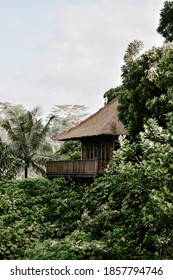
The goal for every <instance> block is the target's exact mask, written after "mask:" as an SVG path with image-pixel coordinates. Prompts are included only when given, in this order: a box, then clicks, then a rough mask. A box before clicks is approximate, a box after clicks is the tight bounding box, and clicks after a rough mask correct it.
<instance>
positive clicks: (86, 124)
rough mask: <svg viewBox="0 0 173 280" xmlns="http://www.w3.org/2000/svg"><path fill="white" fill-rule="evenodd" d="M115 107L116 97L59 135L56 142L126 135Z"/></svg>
mask: <svg viewBox="0 0 173 280" xmlns="http://www.w3.org/2000/svg"><path fill="white" fill-rule="evenodd" d="M117 106H118V98H117V97H116V98H115V99H113V100H112V101H111V102H110V103H108V105H106V106H105V107H103V108H101V109H100V110H99V111H97V112H96V113H95V114H93V115H91V116H90V117H88V118H87V119H85V120H84V121H82V122H81V123H80V124H78V125H76V126H75V127H73V128H71V129H69V130H68V131H66V132H63V133H61V134H60V135H59V137H58V140H75V139H76V140H77V139H80V138H83V137H90V136H100V135H114V136H116V135H125V134H127V131H126V130H125V128H124V125H123V124H122V123H121V122H120V121H119V119H118V111H117Z"/></svg>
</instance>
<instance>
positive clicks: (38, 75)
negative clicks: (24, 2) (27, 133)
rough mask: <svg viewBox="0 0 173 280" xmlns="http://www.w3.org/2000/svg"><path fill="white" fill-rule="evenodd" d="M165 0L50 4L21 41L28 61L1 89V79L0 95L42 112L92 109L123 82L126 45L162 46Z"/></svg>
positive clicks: (110, 0)
mask: <svg viewBox="0 0 173 280" xmlns="http://www.w3.org/2000/svg"><path fill="white" fill-rule="evenodd" d="M163 2H164V1H161V0H160V1H151V0H146V1H138V0H130V1H129V0H121V1H114V0H97V1H82V4H81V3H80V2H79V1H78V2H75V1H69V2H68V4H67V2H66V5H64V4H63V2H61V4H57V5H55V4H54V5H53V4H52V6H51V5H50V7H49V10H48V12H46V13H44V14H43V15H42V16H40V17H39V21H38V22H37V28H36V31H34V26H33V25H32V21H31V23H30V24H31V27H30V30H31V33H29V34H26V35H25V36H24V37H23V38H21V40H22V42H23V43H22V48H23V49H25V48H26V50H28V58H27V59H26V58H25V59H26V62H25V65H24V66H23V68H22V70H21V69H20V71H17V73H15V75H14V76H13V77H12V78H11V80H10V83H7V84H6V85H5V80H4V86H3V90H2V86H1V88H0V90H1V92H4V93H5V92H6V94H7V96H9V94H11V95H12V94H14V95H15V100H16V102H18V101H21V102H20V103H24V105H25V104H27V105H28V106H30V107H31V105H32V104H35V106H36V105H41V106H42V107H43V108H44V111H46V112H47V111H48V110H49V109H50V108H51V107H52V106H53V105H54V104H84V105H86V106H88V107H90V109H91V111H95V110H96V109H98V108H99V107H101V106H102V105H103V98H102V97H103V94H104V92H105V91H107V90H108V89H109V88H111V87H115V86H116V85H118V84H119V83H120V82H121V78H120V75H121V66H122V64H123V56H124V53H125V50H126V48H127V45H128V43H129V42H131V41H133V40H134V39H139V40H142V41H143V42H144V45H145V46H146V49H147V48H150V47H151V46H152V45H157V44H161V42H162V41H161V39H160V37H159V35H158V34H157V33H156V28H157V24H158V18H159V10H160V8H161V7H162V6H163ZM27 26H28V25H27ZM27 30H28V29H27ZM37 37H38V38H37ZM28 44H29V45H28ZM27 48H29V49H27ZM18 59H19V60H20V58H18ZM9 98H11V97H9ZM12 99H13V100H14V97H13V98H12Z"/></svg>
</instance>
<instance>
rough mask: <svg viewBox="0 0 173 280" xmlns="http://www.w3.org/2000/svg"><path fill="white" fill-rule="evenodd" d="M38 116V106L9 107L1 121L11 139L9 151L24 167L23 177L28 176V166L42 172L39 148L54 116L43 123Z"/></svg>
mask: <svg viewBox="0 0 173 280" xmlns="http://www.w3.org/2000/svg"><path fill="white" fill-rule="evenodd" d="M39 116H40V109H39V107H35V108H34V109H33V110H32V111H21V110H19V111H16V110H13V108H9V110H8V119H6V120H4V121H3V123H2V127H3V128H5V130H6V131H7V133H8V136H9V138H10V140H11V143H10V146H11V151H12V152H13V155H14V156H15V157H16V158H17V159H18V160H19V161H20V166H21V167H24V173H25V178H27V177H28V169H29V167H32V168H34V169H35V170H36V171H39V172H41V173H44V169H43V163H44V159H45V156H44V155H43V154H42V153H41V150H43V146H44V143H45V138H46V135H47V133H48V131H49V127H50V123H51V121H52V120H53V118H54V116H51V117H49V119H48V121H47V123H46V124H45V125H43V123H42V119H41V118H40V117H39Z"/></svg>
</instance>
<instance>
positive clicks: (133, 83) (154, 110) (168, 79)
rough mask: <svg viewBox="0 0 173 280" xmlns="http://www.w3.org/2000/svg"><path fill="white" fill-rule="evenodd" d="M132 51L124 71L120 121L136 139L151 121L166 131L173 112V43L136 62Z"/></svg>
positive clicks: (138, 58)
mask: <svg viewBox="0 0 173 280" xmlns="http://www.w3.org/2000/svg"><path fill="white" fill-rule="evenodd" d="M134 44H136V41H135V42H134ZM139 46H140V44H139ZM128 51H129V48H128V49H127V52H126V54H125V57H124V61H125V64H124V66H123V67H122V78H123V80H122V84H123V87H124V91H120V93H119V100H120V105H119V117H120V120H121V121H122V122H123V123H124V125H125V126H126V128H127V130H128V132H129V135H130V136H131V137H132V138H135V137H136V136H137V135H138V133H139V132H140V131H142V130H143V125H144V124H145V123H146V122H147V120H148V119H149V118H155V119H157V120H158V123H159V125H161V126H163V127H165V124H166V116H165V114H166V113H168V112H171V111H172V110H173V62H172V61H173V43H167V44H164V45H163V46H162V47H159V48H156V47H153V48H152V49H150V50H148V51H147V52H145V53H144V54H142V55H137V56H134V57H133V58H132V59H127V57H128Z"/></svg>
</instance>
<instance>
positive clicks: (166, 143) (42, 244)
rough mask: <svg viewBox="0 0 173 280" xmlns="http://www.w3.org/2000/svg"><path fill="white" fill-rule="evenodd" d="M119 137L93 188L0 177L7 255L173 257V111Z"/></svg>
mask: <svg viewBox="0 0 173 280" xmlns="http://www.w3.org/2000/svg"><path fill="white" fill-rule="evenodd" d="M167 118H168V119H169V121H168V122H167V128H164V129H163V128H162V127H160V126H159V125H158V124H157V121H155V120H152V119H151V120H149V121H148V124H147V125H146V126H145V127H144V129H145V130H144V132H142V133H140V139H139V141H138V142H135V143H133V144H131V143H130V142H129V141H128V140H127V139H126V138H123V137H120V139H119V140H120V149H119V150H117V151H116V153H115V155H114V157H113V159H112V161H111V162H110V164H109V166H108V168H107V169H106V171H105V173H104V175H103V176H102V177H101V178H99V179H97V180H95V182H94V183H93V184H92V185H90V186H83V187H80V186H78V185H75V184H71V183H68V182H66V181H64V180H53V181H49V180H46V179H37V180H28V179H27V180H23V181H6V182H3V181H1V182H0V216H1V219H0V258H1V259H77V260H87V259H88V260H90V259H172V258H173V245H172V244H173V223H172V221H173V136H172V135H173V114H172V113H170V114H168V116H167Z"/></svg>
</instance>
